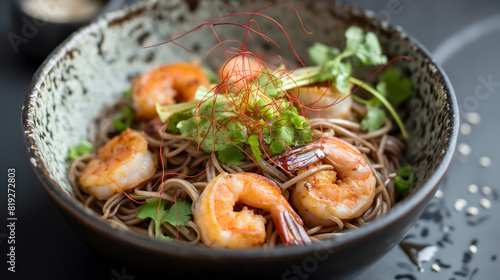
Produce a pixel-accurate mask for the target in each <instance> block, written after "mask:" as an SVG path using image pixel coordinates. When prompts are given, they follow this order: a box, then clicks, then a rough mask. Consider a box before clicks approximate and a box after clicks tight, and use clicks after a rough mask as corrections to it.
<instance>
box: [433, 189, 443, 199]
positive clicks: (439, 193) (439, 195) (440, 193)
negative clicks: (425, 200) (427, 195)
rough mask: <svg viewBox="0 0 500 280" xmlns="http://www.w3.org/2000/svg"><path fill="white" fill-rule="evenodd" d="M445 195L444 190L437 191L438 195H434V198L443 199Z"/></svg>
mask: <svg viewBox="0 0 500 280" xmlns="http://www.w3.org/2000/svg"><path fill="white" fill-rule="evenodd" d="M443 195H444V193H443V191H442V190H437V191H436V194H434V197H435V198H442V197H443Z"/></svg>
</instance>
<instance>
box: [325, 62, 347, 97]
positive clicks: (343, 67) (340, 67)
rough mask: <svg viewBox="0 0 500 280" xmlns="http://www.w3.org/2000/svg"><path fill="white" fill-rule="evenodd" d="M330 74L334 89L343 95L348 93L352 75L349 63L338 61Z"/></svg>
mask: <svg viewBox="0 0 500 280" xmlns="http://www.w3.org/2000/svg"><path fill="white" fill-rule="evenodd" d="M330 74H331V75H332V76H334V77H335V87H336V88H337V89H338V91H340V92H341V93H343V94H347V93H349V82H350V81H349V79H350V78H351V74H352V66H351V63H349V62H342V61H339V62H338V63H335V64H333V65H332V68H331V69H330Z"/></svg>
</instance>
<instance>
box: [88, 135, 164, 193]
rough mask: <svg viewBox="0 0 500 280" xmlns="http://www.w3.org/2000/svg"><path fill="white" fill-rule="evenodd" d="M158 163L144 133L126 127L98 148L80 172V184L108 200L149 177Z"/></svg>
mask: <svg viewBox="0 0 500 280" xmlns="http://www.w3.org/2000/svg"><path fill="white" fill-rule="evenodd" d="M156 165H157V160H156V156H155V155H153V154H152V153H151V152H150V151H149V150H148V143H147V141H146V139H144V132H137V131H134V130H132V129H127V130H125V131H123V132H122V133H120V134H119V135H117V136H115V137H113V138H112V139H111V140H110V141H109V142H108V143H107V144H106V145H104V146H103V147H101V148H100V149H99V151H98V152H97V157H96V158H94V159H93V160H91V161H90V162H89V163H88V164H87V166H85V168H84V169H83V170H82V172H81V173H80V177H79V183H80V185H81V186H82V187H84V188H86V189H87V190H88V192H89V193H90V194H92V195H94V196H95V197H97V199H100V200H103V199H108V198H110V197H111V196H112V195H113V194H115V193H118V192H120V191H126V190H129V189H132V188H135V187H137V186H139V185H140V184H141V183H143V182H145V181H147V180H149V179H150V178H151V177H152V176H153V175H154V173H155V172H156Z"/></svg>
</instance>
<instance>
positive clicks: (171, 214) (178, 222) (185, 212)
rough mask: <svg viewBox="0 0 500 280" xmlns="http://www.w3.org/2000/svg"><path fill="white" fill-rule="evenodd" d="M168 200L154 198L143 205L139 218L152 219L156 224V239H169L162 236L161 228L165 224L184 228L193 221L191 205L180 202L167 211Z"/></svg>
mask: <svg viewBox="0 0 500 280" xmlns="http://www.w3.org/2000/svg"><path fill="white" fill-rule="evenodd" d="M166 204H167V201H166V200H163V199H162V200H161V202H160V198H154V199H152V200H151V201H149V202H147V203H145V204H143V205H141V208H140V210H139V214H137V218H139V219H147V218H151V219H152V220H153V221H154V223H155V235H156V237H163V238H167V239H168V236H163V235H162V234H161V230H160V226H161V224H163V223H170V224H171V225H173V226H184V225H186V223H187V222H188V221H189V220H190V219H191V203H189V202H186V201H180V202H177V203H174V204H173V205H172V206H171V207H170V208H169V209H165V205H166Z"/></svg>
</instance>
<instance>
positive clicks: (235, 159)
mask: <svg viewBox="0 0 500 280" xmlns="http://www.w3.org/2000/svg"><path fill="white" fill-rule="evenodd" d="M218 155H219V159H220V160H221V161H222V162H223V163H224V164H225V165H227V166H237V165H239V164H240V162H241V161H242V160H244V159H245V155H244V154H243V153H242V152H241V150H240V149H239V148H238V147H237V146H235V145H229V146H228V147H227V148H225V149H223V150H220V151H219V152H218Z"/></svg>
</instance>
